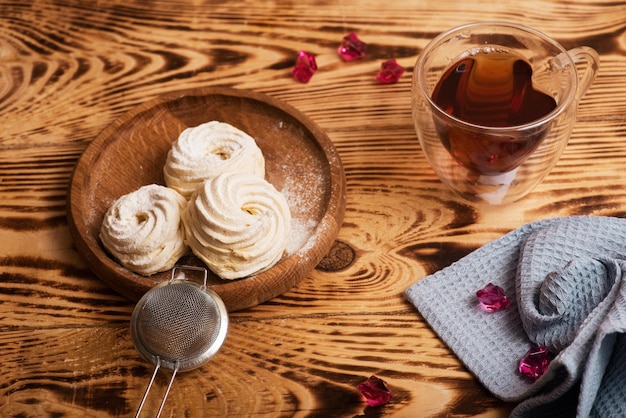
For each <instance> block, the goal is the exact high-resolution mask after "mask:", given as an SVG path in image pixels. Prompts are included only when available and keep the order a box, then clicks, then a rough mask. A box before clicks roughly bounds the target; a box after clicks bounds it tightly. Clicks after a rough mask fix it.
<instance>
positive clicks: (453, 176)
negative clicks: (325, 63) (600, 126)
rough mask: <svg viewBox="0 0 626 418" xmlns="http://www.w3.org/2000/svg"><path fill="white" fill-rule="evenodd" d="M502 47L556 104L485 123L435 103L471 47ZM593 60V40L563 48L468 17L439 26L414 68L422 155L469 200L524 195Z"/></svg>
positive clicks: (562, 142)
mask: <svg viewBox="0 0 626 418" xmlns="http://www.w3.org/2000/svg"><path fill="white" fill-rule="evenodd" d="M502 52H510V53H513V54H516V55H519V56H521V57H522V58H523V59H524V60H525V61H527V62H528V64H530V66H531V68H532V85H533V87H534V88H535V89H536V90H539V91H542V92H544V93H546V94H547V95H549V96H551V97H552V98H553V99H554V100H555V102H556V107H555V108H554V110H552V111H551V112H549V113H547V114H545V115H543V116H541V117H539V118H538V119H536V120H533V121H531V122H529V123H524V124H521V125H516V126H487V125H485V126H483V125H479V124H475V123H470V122H467V121H464V120H462V119H459V118H458V117H455V116H453V115H452V114H450V113H449V112H446V111H445V110H444V109H441V108H440V107H438V106H437V104H436V103H435V101H434V100H433V98H432V94H433V90H434V89H435V86H436V85H437V83H438V82H439V80H440V78H441V77H442V76H443V75H444V73H445V72H446V71H447V70H448V69H449V68H450V67H451V66H452V65H454V64H455V63H457V62H459V61H460V60H461V59H463V58H466V57H471V56H475V55H476V54H490V53H495V54H497V53H502ZM598 66H599V57H598V54H597V53H596V51H594V50H593V49H592V48H589V47H585V46H580V47H576V48H573V49H570V50H566V49H565V48H563V47H562V46H561V45H560V44H558V43H557V42H556V41H554V40H553V39H551V38H550V37H548V36H546V35H544V34H543V33H541V32H538V31H536V30H534V29H531V28H527V27H524V26H521V25H517V24H512V23H502V22H487V23H472V24H467V25H464V26H460V27H457V28H454V29H451V30H449V31H447V32H445V33H442V34H441V35H439V36H438V37H436V38H435V39H433V40H432V41H431V42H430V43H429V44H428V45H427V46H426V48H424V50H423V51H422V53H421V54H420V56H419V58H418V60H417V62H416V64H415V69H414V72H413V85H412V93H411V94H412V112H413V120H414V122H415V128H416V131H417V136H418V138H419V141H420V144H421V147H422V150H423V152H424V154H425V155H426V158H427V159H428V162H429V163H430V165H431V166H432V168H433V169H434V170H435V172H436V174H437V176H438V177H439V179H440V180H441V181H442V182H443V183H444V184H445V185H447V186H448V187H449V188H450V189H451V190H452V191H453V192H455V193H456V194H458V195H460V196H462V197H464V198H465V199H467V200H470V201H479V202H487V203H489V204H506V203H511V202H514V201H516V200H518V199H520V198H522V197H524V196H526V195H527V194H528V193H529V192H530V191H532V189H533V188H534V187H535V186H536V185H537V184H539V183H540V182H541V181H542V180H543V178H544V177H545V176H546V175H547V174H548V173H549V172H550V171H551V170H552V168H553V167H554V165H555V164H556V163H557V161H558V160H559V158H560V156H561V154H562V152H563V150H564V148H565V146H566V145H567V142H568V140H569V137H570V134H571V132H572V128H573V126H574V121H575V120H576V110H577V107H578V102H579V100H580V99H581V98H582V97H583V95H584V94H585V93H586V91H587V90H588V88H589V87H590V86H591V84H592V83H593V81H594V79H595V77H596V73H597V70H598ZM577 67H578V68H577Z"/></svg>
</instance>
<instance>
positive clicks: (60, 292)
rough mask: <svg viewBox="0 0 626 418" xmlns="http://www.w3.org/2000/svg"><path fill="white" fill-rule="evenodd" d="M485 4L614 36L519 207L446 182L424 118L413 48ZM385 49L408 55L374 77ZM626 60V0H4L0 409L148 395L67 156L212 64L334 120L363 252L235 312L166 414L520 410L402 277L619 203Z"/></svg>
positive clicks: (86, 412) (111, 407)
mask: <svg viewBox="0 0 626 418" xmlns="http://www.w3.org/2000/svg"><path fill="white" fill-rule="evenodd" d="M475 20H508V21H514V22H517V23H521V24H526V25H529V26H532V27H534V28H536V29H539V30H541V31H543V32H545V33H547V34H548V35H550V36H552V37H554V38H555V39H557V40H558V41H560V42H561V43H562V44H563V45H564V46H565V47H567V48H571V47H573V46H576V45H588V46H591V47H593V48H595V49H596V50H597V51H598V52H599V53H600V55H601V68H600V72H599V75H598V78H597V80H596V82H595V83H594V85H593V86H592V87H591V89H590V90H589V92H588V93H587V95H586V96H585V98H584V99H583V101H582V102H581V103H580V106H579V112H578V121H577V123H576V125H575V128H574V132H573V135H572V138H571V140H570V145H569V146H568V148H567V149H566V151H565V153H564V155H563V157H562V159H561V161H560V162H559V163H558V165H557V166H556V168H555V169H554V171H553V172H552V173H551V174H550V175H549V176H548V177H547V178H546V179H545V181H544V182H543V183H542V184H541V185H540V186H539V187H538V188H537V189H536V191H534V192H533V193H532V194H530V195H529V196H528V197H526V198H525V199H523V200H522V201H520V202H518V203H516V204H515V205H513V206H509V207H482V206H478V205H474V204H471V203H467V202H464V201H462V200H460V199H458V198H456V197H454V196H453V195H451V194H450V193H449V192H448V191H447V190H446V189H445V188H444V186H443V185H442V184H441V183H440V182H439V181H438V180H437V178H436V177H435V174H434V173H433V172H432V170H431V169H430V168H429V166H428V164H427V162H426V160H425V159H424V157H423V155H422V154H421V151H420V148H419V144H418V142H417V139H416V136H415V131H414V129H413V122H412V120H411V113H410V79H411V75H412V74H411V73H412V66H413V64H414V62H415V60H416V58H417V56H418V54H419V52H420V51H421V49H422V48H423V47H424V46H425V45H426V44H427V43H428V41H429V40H430V39H432V38H433V37H434V36H436V35H437V34H438V33H440V32H442V31H444V30H446V29H448V28H450V27H452V26H456V25H458V24H462V23H466V22H470V21H475ZM351 31H356V32H357V33H358V34H359V37H361V38H362V39H363V40H364V41H366V42H367V43H368V54H367V56H366V58H365V59H363V60H359V61H354V62H349V63H346V62H343V61H341V59H340V58H339V57H338V56H337V54H336V48H337V46H338V43H339V41H340V39H341V37H342V36H344V35H345V34H347V33H349V32H351ZM301 49H306V50H308V51H310V52H312V53H314V54H316V57H317V63H318V66H319V70H318V72H317V73H316V74H315V76H314V77H313V79H312V80H311V82H310V83H309V84H306V85H303V84H300V83H298V82H296V81H295V80H293V79H292V77H291V74H290V72H291V69H292V66H293V64H294V62H295V58H296V55H297V53H298V51H299V50H301ZM388 58H396V59H397V60H398V62H399V63H400V64H401V65H403V66H405V68H406V69H407V72H406V73H405V75H404V76H403V77H402V79H401V80H400V82H399V83H397V84H394V85H384V86H383V85H378V84H376V83H375V81H374V79H373V78H374V76H375V74H376V71H377V70H378V68H379V67H380V63H381V62H382V61H383V60H385V59H388ZM625 67H626V4H624V3H623V2H615V1H594V2H589V1H584V0H561V1H543V0H531V1H527V2H519V1H515V0H502V1H500V2H495V3H494V2H493V1H490V0H477V1H473V2H468V1H458V0H437V1H431V0H423V1H419V2H407V1H400V0H388V1H385V2H368V1H362V0H342V1H334V2H330V1H324V0H319V1H316V2H312V3H307V2H291V1H287V0H275V1H272V2H256V1H251V0H249V1H238V2H219V1H202V0H189V1H182V0H179V1H173V0H167V1H166V0H125V1H119V0H99V1H97V2H83V1H79V0H25V1H17V0H6V1H3V2H0V126H1V127H2V130H1V131H0V359H2V363H1V366H0V415H2V416H64V417H76V416H78V417H85V416H89V417H91V416H94V417H101V416H103V417H113V416H133V414H134V411H135V409H136V407H137V406H138V404H139V401H140V398H141V395H142V394H143V391H144V389H145V385H146V384H147V382H148V379H149V375H150V373H151V365H149V364H146V363H145V362H143V361H142V360H141V358H140V357H139V355H138V353H136V351H135V350H134V347H133V346H132V342H131V340H130V335H129V330H128V322H129V319H130V313H131V312H132V308H133V304H132V303H131V302H129V301H127V300H125V299H124V298H122V297H121V296H119V295H117V294H116V293H115V292H113V291H112V290H110V289H109V288H108V287H107V286H106V285H105V284H103V283H102V282H100V281H99V280H98V279H96V277H95V276H94V275H93V273H91V272H90V271H89V269H88V268H87V266H86V264H85V262H84V260H83V259H82V258H81V257H80V256H79V255H78V253H77V252H76V251H75V249H74V246H73V242H72V239H71V236H70V233H69V228H68V225H67V220H66V212H65V205H66V198H67V188H68V185H69V181H70V176H71V173H72V170H73V168H74V166H75V164H76V162H77V160H78V158H79V156H80V155H81V154H82V152H83V151H84V149H85V148H86V147H87V145H88V144H89V143H90V141H92V140H93V138H95V137H96V136H97V135H98V133H99V132H100V131H101V130H102V129H104V128H105V127H106V126H107V125H109V124H110V123H111V122H112V121H113V120H115V119H116V118H118V117H120V116H121V115H122V114H123V113H124V112H126V111H128V110H129V109H131V108H133V107H135V106H137V105H139V104H141V103H144V102H146V101H147V100H150V99H152V98H154V97H156V96H158V95H161V94H165V93H168V92H174V91H178V90H181V89H188V88H200V87H207V86H218V85H219V86H230V87H236V88H240V89H249V90H253V91H259V92H263V93H266V94H268V95H271V96H273V97H276V98H279V99H282V100H284V101H286V102H288V103H289V104H291V105H292V106H294V107H296V108H297V109H299V110H300V111H302V112H303V113H305V114H306V115H307V116H309V117H310V118H312V119H313V120H314V121H315V122H316V123H317V124H318V125H319V126H320V127H321V128H322V129H324V130H325V131H326V133H327V134H328V136H329V137H330V138H331V140H332V141H333V143H334V145H335V147H336V148H337V150H338V152H339V154H340V156H341V158H342V161H343V164H344V167H345V173H346V186H347V202H346V213H345V218H344V223H343V226H342V228H341V230H340V231H339V236H338V239H339V240H340V241H341V242H343V243H346V244H347V245H348V246H349V247H350V248H351V249H352V250H353V251H354V260H353V261H352V262H351V263H349V264H348V265H347V266H346V267H344V268H343V269H341V270H339V271H322V270H315V271H313V272H312V273H311V274H310V275H309V276H308V277H307V278H306V279H304V280H303V281H302V282H301V283H300V284H299V285H298V286H297V287H295V288H294V289H292V290H291V291H289V292H287V293H285V294H283V295H281V296H279V297H277V298H274V299H272V300H271V301H268V302H266V303H263V304H261V305H259V306H257V307H255V308H253V309H249V310H244V311H242V312H238V313H235V314H233V315H232V316H231V322H232V323H231V327H230V331H229V335H228V337H227V339H226V342H225V344H224V347H223V349H222V350H221V351H220V352H219V353H218V354H217V355H216V356H215V357H214V358H213V359H212V360H211V361H210V362H209V363H208V364H207V365H205V366H204V367H202V368H200V369H198V370H195V371H191V372H188V373H187V374H181V375H180V376H179V378H177V380H176V381H175V383H174V387H173V388H172V392H171V394H170V398H169V399H168V402H167V404H166V408H165V411H164V416H190V417H201V416H202V417H204V416H272V417H275V416H279V417H291V416H310V417H315V416H346V417H351V416H398V417H422V416H423V417H428V416H430V417H443V416H446V417H447V416H481V417H502V416H506V415H507V411H508V410H509V409H510V407H511V406H510V405H505V404H503V403H501V402H499V401H498V400H497V399H495V398H493V397H492V396H491V395H489V394H488V393H487V392H486V391H485V390H484V389H483V388H482V387H481V386H480V384H479V383H477V381H476V380H475V379H474V378H473V377H472V376H471V375H470V374H469V373H468V372H467V371H466V370H465V369H464V367H463V366H462V365H461V364H460V363H459V362H458V360H457V359H456V357H455V356H454V355H453V353H451V352H450V351H449V350H448V349H447V348H446V347H445V345H443V343H441V341H440V340H439V339H438V338H437V337H436V336H435V335H434V334H433V332H432V331H431V330H430V328H429V327H428V325H427V324H426V323H425V322H424V321H423V320H422V319H421V317H420V316H419V315H418V314H417V312H416V311H415V309H414V308H413V307H412V306H410V305H409V304H408V303H406V302H405V300H404V299H403V297H402V292H403V291H404V290H405V289H406V288H407V287H408V286H410V285H411V284H412V283H414V282H415V281H417V280H420V279H421V278H423V277H424V276H425V275H427V274H428V273H431V272H434V271H436V270H438V269H440V268H442V267H444V266H446V265H448V264H450V263H452V262H453V261H455V260H457V259H458V258H460V257H461V256H463V255H465V254H467V253H469V252H470V251H472V250H473V249H475V248H477V247H479V246H480V245H482V244H484V243H486V242H488V241H490V240H492V239H495V238H498V237H499V236H501V235H502V234H503V233H505V232H507V231H509V230H511V229H513V228H515V227H518V226H520V225H522V224H523V223H525V222H529V221H533V220H537V219H542V218H548V217H556V216H566V215H576V214H587V215H611V216H620V217H624V216H626V188H625V187H624V185H625V184H626V171H625V170H624V163H623V162H624V161H625V159H626V145H625V142H626V141H625V139H626V73H625V72H624V70H623V69H624V68H625ZM371 374H376V375H378V376H380V377H382V378H383V379H385V380H386V381H387V382H388V384H389V386H390V387H391V389H392V391H393V393H394V400H393V402H391V403H390V404H388V405H386V406H384V407H382V408H368V407H366V404H365V403H364V402H363V400H362V399H361V398H360V395H359V393H358V391H357V390H356V385H357V384H358V383H359V382H360V381H362V380H364V379H365V378H367V377H368V376H369V375H371ZM167 377H168V376H166V374H165V373H164V374H163V376H162V377H160V378H159V380H157V384H156V386H155V389H154V398H151V399H150V401H149V404H148V405H147V406H146V410H145V411H153V410H154V409H155V408H156V406H157V403H158V401H159V400H160V399H159V397H160V395H161V394H162V393H163V390H164V388H165V381H166V380H167Z"/></svg>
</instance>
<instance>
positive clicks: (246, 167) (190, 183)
mask: <svg viewBox="0 0 626 418" xmlns="http://www.w3.org/2000/svg"><path fill="white" fill-rule="evenodd" d="M233 171H237V172H242V173H252V174H256V175H257V176H260V177H264V176H265V158H264V157H263V153H262V152H261V149H260V148H259V147H258V146H257V144H256V141H255V140H254V138H252V137H251V136H250V135H248V134H247V133H245V132H243V131H241V130H239V129H237V128H235V127H234V126H232V125H230V124H228V123H224V122H218V121H211V122H207V123H203V124H201V125H198V126H196V127H193V128H187V129H185V130H184V131H183V132H182V133H181V134H180V136H179V137H178V139H177V140H176V141H175V142H174V144H173V145H172V148H171V149H170V150H169V152H168V155H167V159H166V162H165V166H164V167H163V175H164V177H165V184H166V185H167V186H168V187H171V188H173V189H175V190H176V191H178V192H179V193H180V194H182V195H183V196H184V197H185V198H189V197H190V196H191V194H192V193H193V192H194V191H195V190H196V189H197V188H198V187H200V186H201V185H202V182H203V181H204V180H207V179H210V178H212V177H215V176H216V175H218V174H221V173H224V172H233Z"/></svg>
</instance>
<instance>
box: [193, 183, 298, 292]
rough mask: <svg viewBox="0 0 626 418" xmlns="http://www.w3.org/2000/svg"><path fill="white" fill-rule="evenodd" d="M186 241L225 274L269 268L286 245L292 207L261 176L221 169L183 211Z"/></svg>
mask: <svg viewBox="0 0 626 418" xmlns="http://www.w3.org/2000/svg"><path fill="white" fill-rule="evenodd" d="M183 223H184V225H185V232H186V239H187V244H188V245H189V247H191V250H192V251H193V253H194V254H195V255H196V256H197V257H198V258H200V259H201V260H202V261H204V262H205V263H206V265H207V266H208V267H209V268H210V269H211V271H213V272H214V273H215V274H217V275H218V276H220V277H221V278H223V279H228V280H232V279H238V278H242V277H246V276H250V275H252V274H256V273H260V272H262V271H264V270H267V269H268V268H270V267H271V266H273V265H274V264H275V263H277V262H278V261H279V260H280V258H281V257H282V255H283V251H284V250H285V247H286V246H287V238H288V234H289V229H290V226H291V213H290V211H289V206H288V204H287V200H286V199H285V197H284V196H283V195H282V194H281V193H280V192H278V191H277V190H276V189H275V188H274V186H272V185H271V184H270V183H269V182H267V181H266V180H264V179H263V178H261V177H259V176H256V175H253V174H249V173H223V174H220V175H219V176H217V177H214V178H213V179H210V180H207V181H205V182H204V183H203V184H202V186H201V187H200V188H199V189H198V190H197V191H196V193H194V195H193V196H192V198H191V200H190V201H189V204H188V206H187V209H186V210H185V212H184V213H183Z"/></svg>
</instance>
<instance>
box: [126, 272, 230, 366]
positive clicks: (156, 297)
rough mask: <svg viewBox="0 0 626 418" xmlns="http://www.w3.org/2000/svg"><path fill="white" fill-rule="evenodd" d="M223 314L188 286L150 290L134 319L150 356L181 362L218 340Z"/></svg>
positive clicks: (172, 286)
mask: <svg viewBox="0 0 626 418" xmlns="http://www.w3.org/2000/svg"><path fill="white" fill-rule="evenodd" d="M221 317H222V315H221V314H220V309H219V306H218V305H217V304H216V303H215V299H213V298H211V297H210V296H209V295H208V294H207V293H205V292H203V291H202V290H201V289H200V288H198V287H196V286H194V285H192V284H189V283H177V284H170V285H168V286H163V287H159V288H155V289H153V291H152V292H150V294H149V296H148V297H147V298H146V299H145V301H144V304H143V306H142V307H141V309H140V311H139V313H138V316H137V318H136V327H137V329H136V331H137V336H138V338H139V339H140V341H141V344H142V345H143V346H144V347H145V348H147V349H148V350H149V351H150V352H151V354H153V355H155V356H159V357H161V358H162V359H165V360H169V361H172V362H174V361H179V362H184V361H185V360H187V359H193V358H197V357H199V356H202V355H203V354H205V353H206V352H207V351H208V350H209V349H210V348H211V346H212V345H213V344H214V343H215V341H216V340H217V338H218V337H219V331H220V328H221V320H222V318H221Z"/></svg>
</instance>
